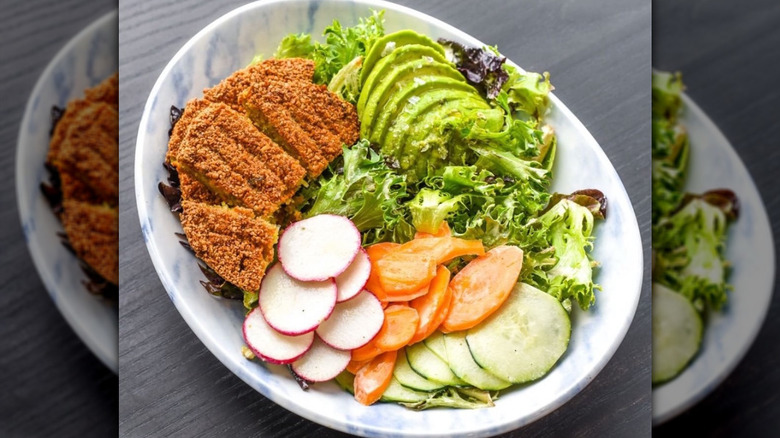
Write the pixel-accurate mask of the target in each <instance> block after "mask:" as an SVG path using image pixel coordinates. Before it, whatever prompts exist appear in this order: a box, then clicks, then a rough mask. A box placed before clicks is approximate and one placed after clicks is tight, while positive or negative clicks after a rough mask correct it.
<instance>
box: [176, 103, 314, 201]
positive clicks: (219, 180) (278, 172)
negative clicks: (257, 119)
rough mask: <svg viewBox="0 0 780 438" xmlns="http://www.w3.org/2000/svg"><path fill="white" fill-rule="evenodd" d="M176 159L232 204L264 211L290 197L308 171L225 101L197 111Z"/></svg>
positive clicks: (183, 167) (180, 166)
mask: <svg viewBox="0 0 780 438" xmlns="http://www.w3.org/2000/svg"><path fill="white" fill-rule="evenodd" d="M173 164H174V165H175V166H176V167H177V169H179V172H180V173H186V174H188V175H189V176H191V177H193V178H194V179H196V180H198V181H199V182H200V183H202V184H203V185H205V186H206V187H207V188H208V189H209V190H211V191H212V192H214V193H215V194H216V195H217V196H219V197H220V198H221V199H222V200H224V201H225V202H226V203H228V204H229V205H231V206H241V207H247V208H250V209H252V210H253V211H254V212H255V213H257V214H259V215H261V216H267V215H269V214H272V213H273V212H274V211H276V210H277V209H278V208H279V206H280V205H281V204H283V203H285V202H287V201H289V200H290V198H291V197H292V196H293V195H294V194H295V192H296V191H297V190H298V187H300V185H301V183H302V182H303V177H304V175H305V170H304V169H303V168H302V167H301V166H300V165H299V164H298V162H297V161H295V159H294V158H293V157H291V156H290V155H289V154H287V153H286V152H284V150H282V148H280V147H279V146H278V145H277V144H276V143H274V142H273V141H271V139H269V138H268V137H266V136H265V135H263V134H262V133H260V132H258V131H257V129H255V127H254V126H253V125H252V122H250V121H249V119H248V118H246V116H244V115H243V114H239V113H237V112H235V111H233V110H232V109H230V107H229V106H227V105H225V104H223V103H211V104H209V105H208V106H207V107H205V108H203V109H202V110H201V111H200V112H199V113H198V114H196V115H195V117H194V119H193V120H192V122H191V123H190V127H189V129H188V130H187V133H186V134H185V137H184V138H183V139H182V142H181V144H180V145H179V151H178V153H177V154H176V161H175V162H174V163H173Z"/></svg>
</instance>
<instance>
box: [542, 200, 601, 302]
mask: <svg viewBox="0 0 780 438" xmlns="http://www.w3.org/2000/svg"><path fill="white" fill-rule="evenodd" d="M559 199H560V200H559V201H558V202H557V203H555V205H553V206H552V207H551V208H549V209H548V210H547V211H546V212H545V213H544V214H542V215H541V216H539V217H538V218H536V219H534V220H532V221H530V223H529V226H530V227H539V230H540V233H542V234H543V235H544V239H545V241H546V242H547V244H549V246H551V247H552V248H554V254H555V256H554V257H555V259H556V261H555V264H554V265H553V266H552V268H550V269H549V270H548V271H547V272H546V273H544V274H543V275H540V276H537V277H536V278H535V280H536V281H538V282H540V283H541V284H540V286H541V288H542V289H543V290H546V291H547V293H549V294H550V295H552V296H554V297H556V298H558V300H560V301H564V300H567V299H573V300H576V301H577V303H578V304H579V305H580V308H581V309H583V310H587V309H588V308H589V307H590V306H591V305H593V303H595V301H596V297H595V295H594V289H596V288H597V286H595V284H594V283H593V268H594V267H596V266H597V263H595V262H594V261H593V260H591V258H590V256H589V255H588V250H590V249H591V248H592V246H593V236H592V233H593V223H594V215H593V210H595V211H599V210H600V208H601V207H600V205H596V206H594V207H592V209H591V208H588V207H587V206H583V205H580V204H578V203H577V202H575V201H573V200H571V199H570V198H568V197H563V198H559ZM588 203H589V204H590V203H591V202H590V201H588ZM597 204H598V203H597Z"/></svg>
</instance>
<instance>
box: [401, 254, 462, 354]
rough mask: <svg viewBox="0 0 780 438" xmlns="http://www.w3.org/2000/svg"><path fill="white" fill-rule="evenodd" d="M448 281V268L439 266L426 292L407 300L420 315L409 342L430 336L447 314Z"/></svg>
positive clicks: (448, 302)
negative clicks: (415, 329)
mask: <svg viewBox="0 0 780 438" xmlns="http://www.w3.org/2000/svg"><path fill="white" fill-rule="evenodd" d="M449 283H450V271H449V269H447V268H445V267H444V266H439V267H438V269H437V270H436V276H435V277H433V281H431V285H430V287H429V288H428V294H426V295H423V296H421V297H419V298H415V299H413V300H412V301H410V302H409V305H410V306H411V307H412V308H413V309H415V310H417V314H418V316H419V317H420V322H419V323H418V325H417V331H416V332H415V333H414V336H412V339H411V340H410V341H409V344H414V343H417V342H420V341H422V340H423V339H425V338H427V337H428V336H430V335H431V334H432V333H433V332H435V331H436V329H437V328H439V325H440V324H441V322H442V321H443V320H444V318H445V317H446V316H447V311H448V310H449V306H450V301H451V298H452V292H451V291H450V289H449V287H447V286H448V285H449Z"/></svg>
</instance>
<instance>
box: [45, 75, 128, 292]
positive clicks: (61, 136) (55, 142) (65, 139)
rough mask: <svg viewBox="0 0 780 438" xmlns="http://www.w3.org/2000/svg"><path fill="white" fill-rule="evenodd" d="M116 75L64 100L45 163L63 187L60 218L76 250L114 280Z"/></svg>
mask: <svg viewBox="0 0 780 438" xmlns="http://www.w3.org/2000/svg"><path fill="white" fill-rule="evenodd" d="M117 78H118V76H117V75H116V74H114V75H112V76H111V77H109V78H107V79H106V80H104V81H103V82H102V83H100V84H98V85H97V86H95V87H93V88H90V89H88V90H86V91H85V92H84V94H85V96H86V98H85V99H75V100H73V101H71V102H69V103H68V105H67V107H66V109H65V113H64V114H63V116H62V118H61V119H60V121H59V122H58V123H57V125H56V127H55V129H54V133H53V135H52V138H51V140H50V143H49V153H48V155H47V164H49V165H50V166H51V167H53V168H54V169H56V173H57V175H58V177H59V180H60V188H61V190H62V197H63V202H62V212H61V213H60V219H61V221H62V225H63V228H65V233H66V234H67V236H68V242H69V243H70V245H71V247H72V248H73V250H74V251H75V253H76V255H77V256H78V257H79V258H80V259H81V260H82V261H84V263H86V264H87V265H89V266H90V267H91V268H92V269H93V270H94V271H95V272H97V273H98V274H99V275H100V276H102V277H103V278H105V279H106V280H107V281H109V282H111V283H113V284H118V281H119V278H118V277H119V263H118V245H119V226H118V221H117V209H116V205H117V204H118V203H119V196H118V192H119V176H118V167H119V147H118V140H119V125H118V123H119V120H118V114H117V107H118V97H117V96H118V89H117Z"/></svg>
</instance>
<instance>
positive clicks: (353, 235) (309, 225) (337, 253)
mask: <svg viewBox="0 0 780 438" xmlns="http://www.w3.org/2000/svg"><path fill="white" fill-rule="evenodd" d="M358 251H360V231H358V229H357V228H356V227H355V224H353V223H352V221H350V220H349V219H347V218H345V217H344V216H336V215H333V214H321V215H318V216H314V217H310V218H308V219H304V220H302V221H298V222H295V223H293V224H291V225H290V226H289V227H287V229H285V230H284V233H282V236H281V237H280V238H279V246H278V255H279V261H280V262H281V263H282V266H283V267H284V270H285V272H287V274H288V275H289V276H290V277H293V278H295V279H298V280H301V281H324V280H327V279H328V278H332V277H336V276H338V275H339V274H341V273H342V272H344V271H345V270H346V269H347V267H349V264H350V263H352V260H353V259H354V258H355V255H356V254H357V253H358Z"/></svg>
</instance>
